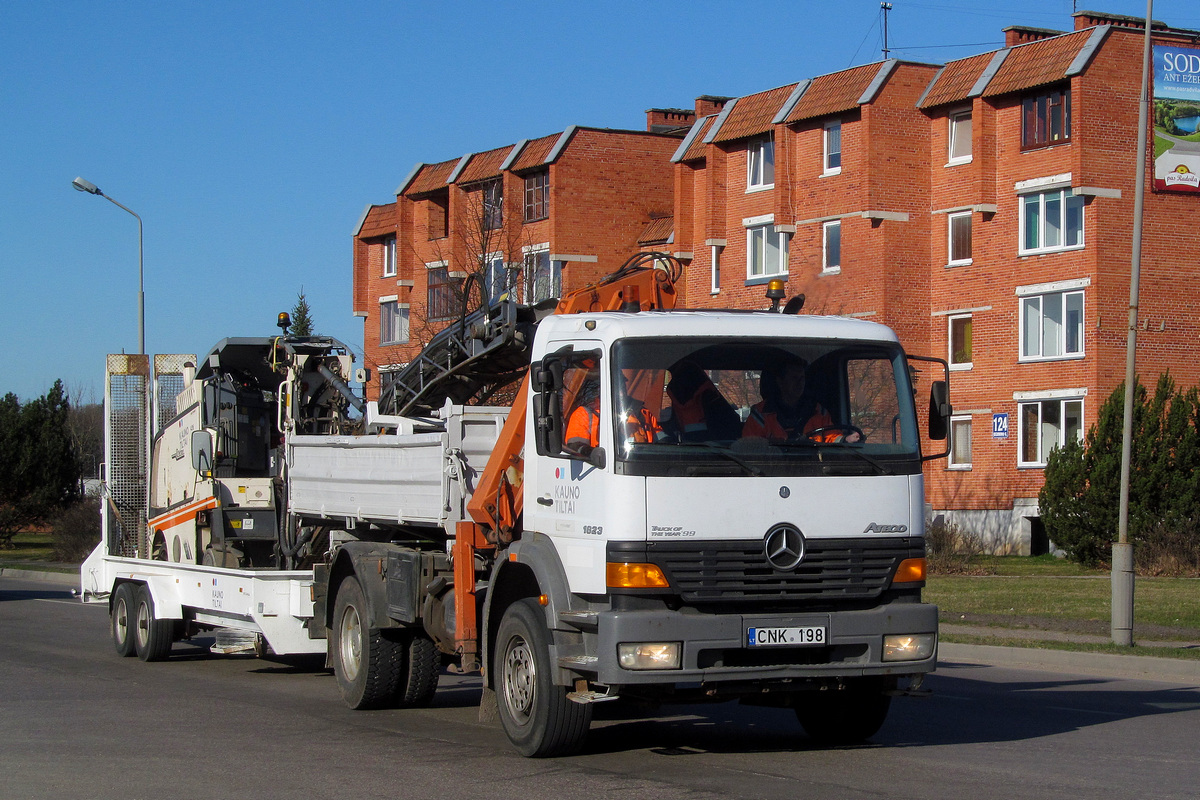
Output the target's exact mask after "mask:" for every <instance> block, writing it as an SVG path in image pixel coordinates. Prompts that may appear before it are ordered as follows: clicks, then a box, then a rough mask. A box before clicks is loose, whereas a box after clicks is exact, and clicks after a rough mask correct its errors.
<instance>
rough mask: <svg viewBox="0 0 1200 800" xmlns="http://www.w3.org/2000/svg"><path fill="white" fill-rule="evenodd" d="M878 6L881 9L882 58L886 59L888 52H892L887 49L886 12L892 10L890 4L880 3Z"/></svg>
mask: <svg viewBox="0 0 1200 800" xmlns="http://www.w3.org/2000/svg"><path fill="white" fill-rule="evenodd" d="M879 7H880V8H881V9H883V60H884V61H887V59H888V53H890V52H892V51H891V50H889V49H888V12H889V11H891V10H892V4H891V3H880V4H879Z"/></svg>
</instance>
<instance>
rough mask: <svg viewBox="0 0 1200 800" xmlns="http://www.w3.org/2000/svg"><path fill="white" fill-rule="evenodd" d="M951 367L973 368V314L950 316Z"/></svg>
mask: <svg viewBox="0 0 1200 800" xmlns="http://www.w3.org/2000/svg"><path fill="white" fill-rule="evenodd" d="M949 335H950V368H951V369H970V368H971V315H970V314H960V315H957V316H953V317H950V332H949Z"/></svg>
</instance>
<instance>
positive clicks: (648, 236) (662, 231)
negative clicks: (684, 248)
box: [638, 217, 675, 245]
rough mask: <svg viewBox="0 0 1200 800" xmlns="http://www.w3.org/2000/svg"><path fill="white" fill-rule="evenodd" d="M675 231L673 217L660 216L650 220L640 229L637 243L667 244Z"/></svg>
mask: <svg viewBox="0 0 1200 800" xmlns="http://www.w3.org/2000/svg"><path fill="white" fill-rule="evenodd" d="M674 232H675V218H674V217H660V218H658V219H652V220H650V222H649V224H647V225H646V227H645V228H643V229H642V233H641V235H640V236H638V244H639V245H649V244H667V243H669V242H670V240H671V235H672V234H673V233H674Z"/></svg>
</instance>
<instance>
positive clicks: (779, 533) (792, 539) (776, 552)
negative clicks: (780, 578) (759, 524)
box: [763, 523, 804, 572]
mask: <svg viewBox="0 0 1200 800" xmlns="http://www.w3.org/2000/svg"><path fill="white" fill-rule="evenodd" d="M763 555H764V556H766V558H767V563H768V564H770V565H771V566H772V567H774V568H775V569H777V570H779V571H780V572H788V571H789V570H793V569H795V568H796V567H798V566H800V562H801V561H803V560H804V534H802V533H800V529H799V528H797V527H796V526H794V525H788V524H786V523H785V524H782V525H776V526H775V527H774V528H771V530H769V531H767V535H766V538H764V539H763Z"/></svg>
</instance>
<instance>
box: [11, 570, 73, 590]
mask: <svg viewBox="0 0 1200 800" xmlns="http://www.w3.org/2000/svg"><path fill="white" fill-rule="evenodd" d="M0 578H11V579H13V580H26V581H43V582H45V583H57V584H61V585H63V586H75V587H78V586H79V573H78V572H39V571H38V570H33V569H17V568H16V567H0Z"/></svg>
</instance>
